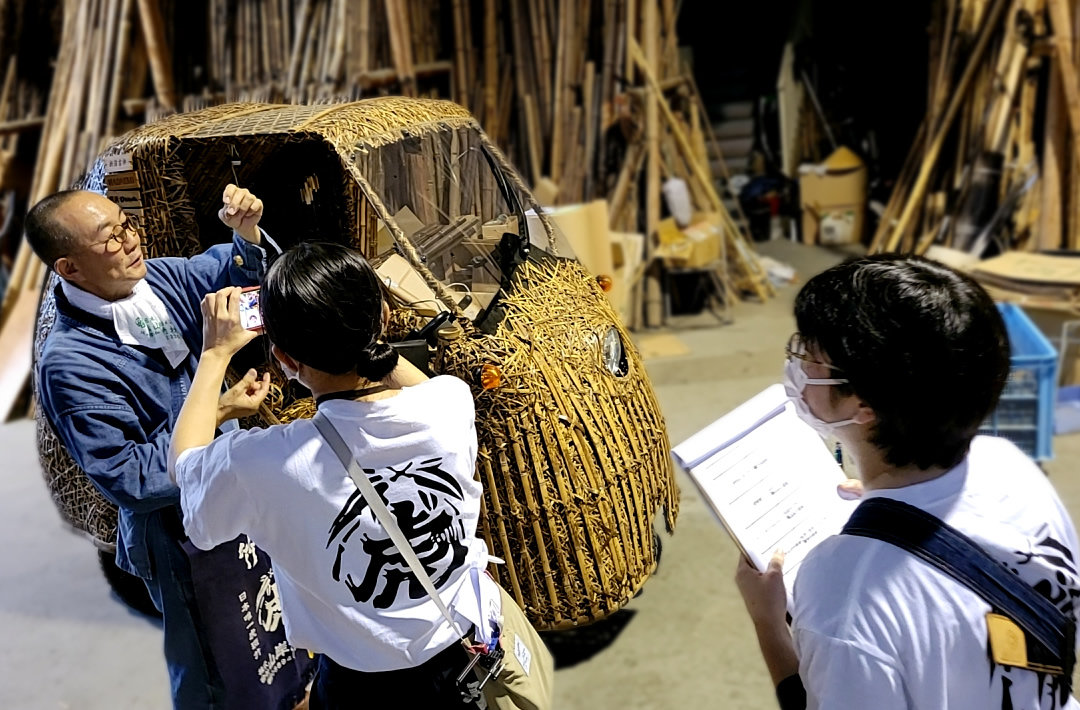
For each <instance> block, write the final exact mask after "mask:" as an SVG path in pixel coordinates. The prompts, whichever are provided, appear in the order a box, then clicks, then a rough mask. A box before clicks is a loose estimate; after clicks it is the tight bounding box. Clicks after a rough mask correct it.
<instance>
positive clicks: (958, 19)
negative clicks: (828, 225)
mask: <svg viewBox="0 0 1080 710" xmlns="http://www.w3.org/2000/svg"><path fill="white" fill-rule="evenodd" d="M1071 5H1072V4H1071V3H1069V2H1068V0H991V1H989V2H988V1H986V0H942V1H940V2H938V3H937V4H936V6H935V13H936V17H935V20H934V25H933V27H932V33H931V61H930V77H929V78H930V82H929V93H928V109H927V113H926V117H925V118H924V121H923V124H922V127H921V128H920V131H919V134H918V136H917V138H916V141H915V143H914V144H913V145H912V147H911V151H910V153H909V155H908V158H907V161H906V163H905V166H904V168H903V169H902V171H901V174H900V177H899V179H898V181H897V184H896V188H895V190H894V192H893V194H892V196H891V198H890V200H889V202H888V204H887V205H886V208H885V211H884V214H883V216H882V220H881V223H880V225H879V227H878V229H877V231H876V233H875V235H874V239H873V242H872V244H871V251H896V250H900V251H905V252H916V253H920V254H921V253H924V252H925V251H926V250H927V249H928V248H929V247H930V246H931V245H933V244H940V245H943V246H948V247H952V248H956V249H960V250H964V251H967V252H970V253H972V254H974V255H975V256H981V255H983V254H984V253H985V252H986V251H987V249H988V248H991V247H992V245H993V246H996V248H997V250H1000V251H1004V250H1007V249H1023V250H1035V249H1058V248H1070V249H1077V248H1080V211H1078V210H1080V80H1078V78H1077V77H1078V74H1080V53H1078V48H1077V46H1076V43H1075V42H1074V41H1073V37H1074V36H1075V34H1076V29H1077V28H1076V23H1077V21H1078V20H1080V15H1078V14H1077V13H1076V12H1075V11H1074V9H1073V8H1072V6H1071ZM1043 96H1045V107H1043V106H1042V105H1041V103H1042V102H1043V99H1042V98H1041V97H1043Z"/></svg>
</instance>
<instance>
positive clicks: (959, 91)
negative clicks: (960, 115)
mask: <svg viewBox="0 0 1080 710" xmlns="http://www.w3.org/2000/svg"><path fill="white" fill-rule="evenodd" d="M993 2H994V4H993V6H992V7H991V8H990V10H989V11H988V14H987V16H986V21H985V23H984V24H983V28H982V31H981V32H980V34H979V39H978V41H977V42H976V44H975V48H974V49H973V50H972V51H971V56H970V58H969V59H968V64H967V67H966V68H965V69H964V74H963V76H962V77H961V78H960V82H959V83H958V85H957V87H956V90H955V91H954V92H953V95H952V99H951V100H950V101H949V107H948V108H947V109H946V110H945V115H944V116H943V117H942V119H941V126H940V127H939V128H938V131H937V134H936V135H935V137H934V139H933V141H931V143H930V145H929V147H928V148H927V151H926V156H925V158H924V159H923V163H922V167H921V168H920V170H919V174H918V176H917V177H916V179H915V185H914V187H913V188H912V191H911V193H910V194H909V195H908V197H907V200H906V202H905V205H904V209H903V211H902V212H901V213H900V218H899V219H898V220H897V224H896V227H895V228H894V229H893V232H892V234H891V235H890V236H889V238H888V241H887V242H886V248H885V250H886V251H895V250H896V248H897V247H898V246H899V245H900V241H901V239H903V237H904V234H905V233H906V232H907V230H908V227H909V226H910V225H911V222H912V218H913V217H914V215H915V211H916V210H917V209H918V207H919V205H920V203H921V202H922V196H923V193H924V192H925V191H926V186H927V184H928V183H929V180H930V174H931V172H932V171H933V169H934V166H935V165H936V163H937V157H938V155H939V154H940V153H941V147H942V145H943V144H944V142H945V136H946V135H947V134H948V131H949V128H950V127H951V126H952V122H953V120H954V119H955V118H956V114H957V112H958V111H959V109H960V106H961V105H962V103H963V100H964V97H965V96H966V95H967V92H968V89H970V88H971V80H972V78H973V77H974V76H975V72H976V70H977V69H978V67H979V66H980V61H981V60H982V56H983V53H984V52H985V51H986V48H987V46H988V45H989V43H990V38H991V37H992V36H993V34H994V30H995V29H996V27H997V25H998V21H999V20H1000V19H1001V16H1002V14H1003V13H1004V10H1005V4H1006V0H993Z"/></svg>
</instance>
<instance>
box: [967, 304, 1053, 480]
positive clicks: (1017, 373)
mask: <svg viewBox="0 0 1080 710" xmlns="http://www.w3.org/2000/svg"><path fill="white" fill-rule="evenodd" d="M998 310H999V311H1001V317H1002V318H1003V319H1004V320H1005V329H1006V331H1008V334H1009V344H1010V346H1011V348H1012V355H1011V357H1010V368H1009V379H1008V381H1007V382H1006V383H1005V389H1004V391H1003V392H1002V393H1001V400H1000V401H999V402H998V406H997V408H996V409H995V410H994V413H993V414H991V415H990V417H989V418H987V420H986V421H985V422H983V425H982V427H980V428H979V433H980V434H990V435H992V436H1000V437H1004V438H1006V439H1008V440H1010V441H1012V442H1013V443H1014V444H1016V445H1017V446H1018V447H1019V448H1020V449H1021V450H1022V451H1023V452H1024V453H1026V454H1027V455H1028V456H1030V457H1031V458H1033V459H1036V460H1039V461H1041V460H1045V459H1049V458H1052V457H1053V434H1054V393H1055V387H1056V383H1057V353H1056V352H1055V351H1054V348H1053V346H1052V345H1050V341H1049V340H1047V339H1046V336H1045V335H1043V334H1042V332H1041V331H1039V329H1038V328H1036V327H1035V324H1034V323H1032V322H1031V319H1030V318H1028V316H1027V314H1026V313H1024V311H1023V309H1021V308H1020V307H1019V306H1017V305H1016V304H1014V303H999V304H998Z"/></svg>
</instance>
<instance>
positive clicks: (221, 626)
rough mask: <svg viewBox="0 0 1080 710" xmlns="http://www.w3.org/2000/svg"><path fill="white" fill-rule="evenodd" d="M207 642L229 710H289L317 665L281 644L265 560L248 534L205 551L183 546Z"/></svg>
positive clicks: (283, 641)
mask: <svg viewBox="0 0 1080 710" xmlns="http://www.w3.org/2000/svg"><path fill="white" fill-rule="evenodd" d="M183 547H184V551H185V552H186V553H187V555H188V559H189V560H190V562H191V579H192V586H193V587H194V589H195V598H196V604H197V606H198V609H199V615H200V616H201V618H202V622H203V626H204V627H205V629H204V631H205V634H206V638H207V642H208V643H209V644H210V651H211V653H212V654H213V657H214V662H215V664H216V665H217V669H218V672H219V673H220V675H221V678H222V682H223V683H224V686H225V702H226V707H227V708H228V709H229V710H233V709H234V708H235V710H249V709H250V708H265V709H266V710H292V708H294V707H295V706H296V704H297V703H299V702H300V701H301V700H303V698H304V694H305V692H306V689H307V684H308V681H309V680H310V679H311V676H312V675H313V674H314V673H315V662H314V660H313V659H312V658H311V657H310V656H309V655H308V652H307V651H305V650H302V649H295V648H293V647H292V646H291V645H290V644H289V642H288V641H287V640H286V638H285V626H284V624H283V623H282V620H281V600H280V597H279V596H278V591H277V584H275V583H274V570H273V568H272V567H271V565H270V556H269V555H267V554H266V553H265V552H263V551H262V550H260V549H258V548H257V547H255V544H254V543H253V542H251V540H250V539H249V538H248V537H247V536H246V535H241V536H240V537H238V538H237V539H235V540H233V541H232V542H227V543H225V544H223V545H218V546H217V547H215V548H214V549H213V550H210V551H204V550H200V549H198V548H196V547H195V546H194V545H192V544H191V543H190V542H187V541H185V542H184V543H183Z"/></svg>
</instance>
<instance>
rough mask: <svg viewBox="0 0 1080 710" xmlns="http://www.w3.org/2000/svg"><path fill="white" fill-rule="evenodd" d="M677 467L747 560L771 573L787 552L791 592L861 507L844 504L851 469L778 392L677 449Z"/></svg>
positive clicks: (778, 387)
mask: <svg viewBox="0 0 1080 710" xmlns="http://www.w3.org/2000/svg"><path fill="white" fill-rule="evenodd" d="M672 454H673V455H674V456H675V460H676V461H677V462H678V464H679V465H680V466H682V468H683V469H684V470H685V471H686V472H687V473H688V474H689V476H690V478H691V479H692V480H693V481H694V483H695V484H696V485H697V487H698V489H699V490H700V491H701V493H702V495H703V496H704V497H705V501H706V502H707V503H708V505H709V507H710V508H711V509H712V510H713V512H714V513H715V514H716V516H717V517H718V518H719V519H720V522H721V523H722V524H723V525H724V527H725V528H726V529H727V531H728V533H729V534H730V535H731V536H732V538H734V539H735V542H736V543H737V544H738V545H739V547H740V548H741V549H742V551H743V553H744V554H745V555H746V556H747V558H748V559H749V560H750V561H751V562H752V563H753V564H754V566H755V567H757V568H758V569H759V570H764V569H765V568H766V567H767V566H768V564H769V560H770V559H771V558H772V556H773V552H775V551H776V550H782V551H783V552H784V581H785V585H786V587H787V591H788V607H789V608H790V607H791V590H792V589H793V588H794V585H795V577H796V575H797V574H798V570H799V565H801V564H802V561H803V560H804V559H805V558H806V555H807V554H808V553H809V552H810V550H812V549H813V548H814V547H815V546H816V545H817V544H818V543H820V542H821V541H822V540H824V539H825V538H827V537H829V536H831V535H835V534H837V533H839V532H840V529H841V528H842V527H843V526H844V523H845V522H847V519H848V517H849V516H850V515H851V511H853V510H854V509H855V506H857V505H858V501H857V500H855V501H849V500H845V499H843V498H841V497H840V496H839V495H838V494H837V492H836V486H837V484H838V483H840V482H842V481H843V480H845V476H844V473H843V470H842V469H841V468H840V466H839V464H837V462H836V460H835V459H834V457H833V455H832V454H831V453H830V452H829V449H828V448H827V447H826V445H825V442H824V441H822V439H821V437H819V436H818V435H817V432H815V431H814V430H813V429H812V428H811V427H810V426H809V425H807V424H806V423H805V422H803V421H802V420H801V419H799V417H798V415H796V414H795V408H794V405H793V404H791V403H790V402H789V401H788V398H787V396H786V395H785V394H784V388H783V386H782V385H773V386H772V387H769V388H768V389H766V390H765V391H763V392H761V393H759V394H758V395H756V396H754V397H753V398H752V399H750V400H748V401H747V402H745V403H743V404H741V405H739V406H738V407H736V408H735V409H734V410H732V411H731V412H730V413H728V414H726V415H724V416H723V417H721V418H720V419H718V420H716V421H715V422H713V423H712V424H710V425H709V426H707V427H706V428H705V429H702V430H701V431H699V432H698V433H697V434H694V435H693V436H692V437H690V438H689V439H687V440H686V441H684V442H683V443H681V444H679V445H678V446H676V447H675V449H674V450H673V451H672Z"/></svg>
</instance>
